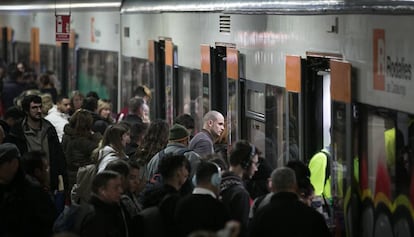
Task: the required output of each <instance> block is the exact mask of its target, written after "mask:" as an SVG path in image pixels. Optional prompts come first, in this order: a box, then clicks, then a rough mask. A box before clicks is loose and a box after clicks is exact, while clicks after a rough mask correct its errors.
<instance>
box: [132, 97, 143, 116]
mask: <svg viewBox="0 0 414 237" xmlns="http://www.w3.org/2000/svg"><path fill="white" fill-rule="evenodd" d="M144 105H145V101H144V99H142V98H137V97H132V98H131V99H129V103H128V111H129V114H134V115H137V116H138V117H140V118H142V119H143V118H144V109H145V108H144Z"/></svg>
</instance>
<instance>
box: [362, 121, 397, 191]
mask: <svg viewBox="0 0 414 237" xmlns="http://www.w3.org/2000/svg"><path fill="white" fill-rule="evenodd" d="M367 125H368V126H367V131H368V133H367V135H368V146H367V152H368V157H369V158H368V186H369V188H370V190H375V193H377V192H382V193H384V194H385V195H386V196H389V197H390V196H391V185H392V183H391V178H392V176H393V174H394V169H393V167H394V163H395V148H394V147H395V128H393V127H392V126H391V125H392V121H391V120H389V119H387V118H386V117H384V116H382V115H378V114H377V113H371V114H369V115H368V124H367Z"/></svg>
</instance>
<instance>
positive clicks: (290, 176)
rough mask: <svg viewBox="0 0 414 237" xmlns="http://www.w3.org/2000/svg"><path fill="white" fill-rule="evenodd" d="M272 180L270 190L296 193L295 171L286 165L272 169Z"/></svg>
mask: <svg viewBox="0 0 414 237" xmlns="http://www.w3.org/2000/svg"><path fill="white" fill-rule="evenodd" d="M270 177H271V180H272V191H273V192H275V193H278V192H294V193H296V175H295V171H293V170H292V169H291V168H288V167H279V168H276V169H275V170H273V172H272V174H271V175H270Z"/></svg>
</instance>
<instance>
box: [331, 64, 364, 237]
mask: <svg viewBox="0 0 414 237" xmlns="http://www.w3.org/2000/svg"><path fill="white" fill-rule="evenodd" d="M351 71H352V66H351V64H350V63H348V62H345V61H339V60H335V59H331V60H330V92H331V103H330V107H331V151H332V159H333V160H332V165H331V194H332V203H333V216H332V220H333V222H332V225H333V226H334V227H335V235H336V236H345V235H346V226H348V228H349V229H348V233H352V234H356V232H355V231H356V228H357V226H358V224H359V223H358V222H357V220H358V218H355V219H351V218H352V217H356V216H358V215H357V212H358V210H357V209H355V208H357V206H358V205H355V204H356V203H355V202H358V200H357V199H355V196H352V194H356V193H358V186H357V185H356V184H355V182H353V181H354V180H355V179H354V178H355V177H354V168H356V167H358V165H357V166H356V167H354V164H355V162H358V158H357V157H355V153H354V152H355V150H356V149H357V145H358V143H357V140H354V135H353V133H355V134H358V132H357V130H356V127H354V124H356V123H355V122H357V121H356V120H357V119H358V117H357V109H356V105H355V104H354V103H353V100H352V82H351V81H352V80H351V79H352V78H351ZM354 159H356V161H355V160H354ZM346 218H347V219H346Z"/></svg>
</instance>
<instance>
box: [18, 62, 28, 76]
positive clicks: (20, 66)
mask: <svg viewBox="0 0 414 237" xmlns="http://www.w3.org/2000/svg"><path fill="white" fill-rule="evenodd" d="M16 69H17V70H18V71H19V72H22V73H23V72H24V71H25V70H26V65H25V63H24V62H18V63H17V65H16Z"/></svg>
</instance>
